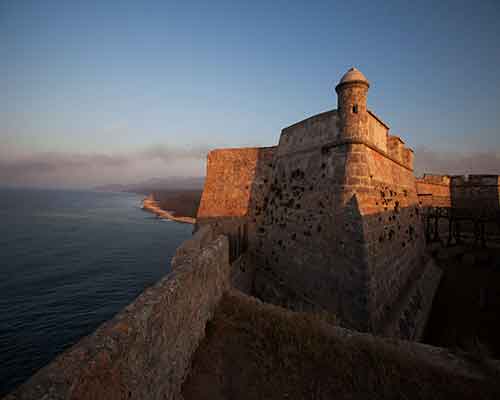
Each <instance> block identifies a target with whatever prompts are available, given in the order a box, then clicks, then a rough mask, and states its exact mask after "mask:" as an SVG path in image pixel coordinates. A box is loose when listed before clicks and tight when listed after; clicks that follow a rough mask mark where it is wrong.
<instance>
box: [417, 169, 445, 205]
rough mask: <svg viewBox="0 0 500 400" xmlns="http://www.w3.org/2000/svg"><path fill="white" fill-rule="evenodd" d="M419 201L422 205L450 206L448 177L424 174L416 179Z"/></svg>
mask: <svg viewBox="0 0 500 400" xmlns="http://www.w3.org/2000/svg"><path fill="white" fill-rule="evenodd" d="M416 185H417V194H418V199H419V203H420V205H421V206H422V207H450V206H451V192H450V177H449V176H447V175H430V174H425V175H424V176H423V177H422V178H418V179H417V180H416Z"/></svg>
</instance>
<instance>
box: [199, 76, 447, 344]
mask: <svg viewBox="0 0 500 400" xmlns="http://www.w3.org/2000/svg"><path fill="white" fill-rule="evenodd" d="M369 87H370V84H369V82H368V80H367V79H366V78H365V76H364V75H363V74H362V73H361V72H360V71H358V70H357V69H355V68H352V69H350V70H349V71H348V72H347V73H346V74H345V75H344V76H343V77H342V79H341V80H340V82H339V84H338V85H337V86H336V88H335V89H336V92H337V95H338V107H337V109H336V110H332V111H327V112H324V113H321V114H318V115H315V116H312V117H310V118H308V119H306V120H304V121H301V122H298V123H296V124H294V125H292V126H289V127H287V128H285V129H283V130H282V132H281V137H280V141H279V144H278V146H276V147H273V148H255V149H235V150H231V149H230V150H214V151H213V152H211V153H210V154H209V155H208V167H207V178H206V186H205V190H204V192H203V195H202V200H201V203H200V208H199V211H198V219H197V220H198V224H199V226H203V225H204V224H213V223H215V224H217V225H218V226H219V232H222V233H232V236H233V237H234V236H236V237H240V236H241V233H238V232H237V231H238V230H239V232H244V233H245V235H246V237H248V246H249V252H248V255H247V257H248V258H249V260H248V261H247V264H248V265H247V267H246V268H247V269H249V270H250V271H252V272H253V273H254V276H253V277H252V278H251V280H252V281H253V284H252V290H253V294H254V295H255V296H257V297H258V298H261V299H262V300H264V301H267V302H272V303H277V304H280V305H283V306H287V307H291V308H293V309H298V310H302V309H306V310H311V309H312V310H315V309H320V310H326V311H328V312H331V313H333V314H335V315H337V316H338V317H339V318H340V319H341V320H342V321H343V323H344V324H345V325H346V326H349V327H352V328H354V329H357V330H362V331H369V332H373V333H377V334H383V335H388V336H394V337H400V338H406V339H417V340H418V339H419V338H420V337H421V335H422V333H423V328H424V326H425V322H426V319H427V317H428V313H429V310H430V307H431V303H432V298H433V296H434V292H435V290H436V288H437V285H438V283H439V278H440V272H439V270H438V269H437V268H436V267H435V266H433V264H432V260H430V259H429V258H428V257H427V256H426V253H425V250H424V247H425V238H424V232H423V226H422V218H421V217H420V215H419V213H420V207H419V204H418V196H417V190H416V181H415V177H414V174H413V151H412V150H411V149H409V148H407V147H405V145H404V142H403V141H402V140H401V138H399V137H398V136H394V135H391V134H389V127H388V125H387V124H386V123H385V122H383V121H382V120H381V119H380V118H379V117H377V115H376V114H375V113H373V112H372V111H370V110H369V109H368V108H367V95H368V89H369ZM246 237H245V240H244V242H245V243H246V241H247V239H246ZM245 245H246V244H245Z"/></svg>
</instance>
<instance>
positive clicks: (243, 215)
mask: <svg viewBox="0 0 500 400" xmlns="http://www.w3.org/2000/svg"><path fill="white" fill-rule="evenodd" d="M275 149H276V147H261V148H257V147H254V148H242V149H220V150H213V151H211V152H210V153H209V154H208V161H207V175H206V180H205V187H204V190H203V194H202V197H201V202H200V207H199V209H198V215H197V226H198V227H200V226H203V225H206V224H210V225H212V227H213V229H214V230H215V231H216V232H217V233H219V234H226V235H228V236H229V238H230V241H231V243H233V242H235V243H236V244H237V243H239V242H244V243H245V244H246V246H248V247H250V248H253V246H254V244H255V243H254V238H255V231H256V226H257V225H259V224H260V221H261V219H262V216H263V210H264V209H265V208H266V204H267V200H268V198H267V194H268V190H269V185H270V179H271V171H272V166H273V164H272V162H273V156H274V153H275Z"/></svg>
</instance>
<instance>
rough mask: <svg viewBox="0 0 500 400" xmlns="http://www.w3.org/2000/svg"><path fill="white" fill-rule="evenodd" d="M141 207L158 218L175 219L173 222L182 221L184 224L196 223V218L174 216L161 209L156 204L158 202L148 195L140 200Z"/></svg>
mask: <svg viewBox="0 0 500 400" xmlns="http://www.w3.org/2000/svg"><path fill="white" fill-rule="evenodd" d="M142 208H143V209H144V210H147V211H149V212H152V213H153V214H156V215H157V216H158V217H160V218H164V219H169V220H171V221H175V222H182V223H184V224H195V223H196V218H192V217H176V216H175V215H173V214H172V213H170V212H168V211H165V210H162V209H161V208H160V206H159V205H158V203H157V202H156V201H155V200H153V199H152V198H151V197H149V196H148V197H146V198H145V199H144V200H143V201H142Z"/></svg>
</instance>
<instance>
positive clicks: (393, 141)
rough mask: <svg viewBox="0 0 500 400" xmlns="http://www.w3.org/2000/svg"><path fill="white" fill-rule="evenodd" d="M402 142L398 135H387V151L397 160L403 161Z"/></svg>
mask: <svg viewBox="0 0 500 400" xmlns="http://www.w3.org/2000/svg"><path fill="white" fill-rule="evenodd" d="M403 149H404V142H403V141H402V140H401V138H400V137H399V136H392V135H389V136H388V137H387V152H388V153H389V155H390V156H391V157H392V158H394V159H396V160H397V161H399V162H403Z"/></svg>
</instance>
